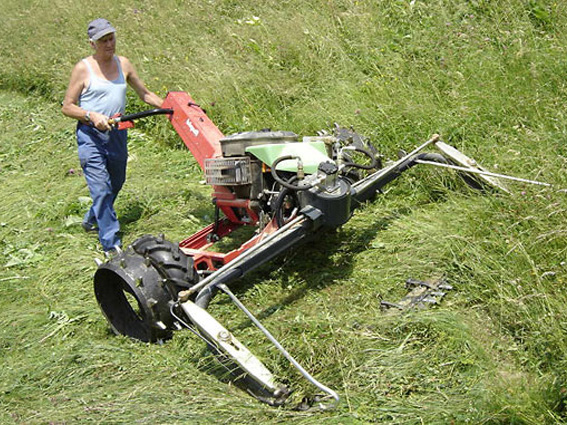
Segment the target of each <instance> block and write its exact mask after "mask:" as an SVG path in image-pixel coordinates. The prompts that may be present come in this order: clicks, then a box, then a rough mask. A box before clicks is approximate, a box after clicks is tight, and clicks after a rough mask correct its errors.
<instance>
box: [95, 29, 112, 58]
mask: <svg viewBox="0 0 567 425" xmlns="http://www.w3.org/2000/svg"><path fill="white" fill-rule="evenodd" d="M94 48H95V50H96V51H101V52H105V53H112V54H114V50H115V49H116V37H115V35H114V33H110V34H106V35H105V36H104V37H101V38H99V39H98V40H97V41H95V42H94Z"/></svg>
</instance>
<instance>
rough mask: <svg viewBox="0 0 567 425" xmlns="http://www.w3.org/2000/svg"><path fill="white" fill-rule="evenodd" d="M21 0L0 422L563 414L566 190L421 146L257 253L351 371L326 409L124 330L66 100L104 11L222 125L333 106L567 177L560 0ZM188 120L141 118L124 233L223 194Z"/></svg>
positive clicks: (196, 209)
mask: <svg viewBox="0 0 567 425" xmlns="http://www.w3.org/2000/svg"><path fill="white" fill-rule="evenodd" d="M3 3H4V4H3V10H4V11H6V13H7V19H6V25H7V28H6V30H5V31H3V34H2V35H1V36H0V37H1V38H0V59H1V61H2V67H0V89H2V91H1V92H0V122H2V127H3V131H2V134H0V196H1V198H2V200H3V201H2V203H1V204H0V237H1V241H0V249H1V250H2V253H3V254H4V255H3V257H2V260H1V262H0V265H1V267H2V268H1V269H0V310H1V311H2V312H3V314H2V316H1V318H0V335H1V337H0V350H2V359H3V368H2V369H1V370H0V403H1V404H0V422H2V423H9V422H16V423H18V422H25V423H45V422H87V421H92V422H103V423H105V422H110V423H113V422H123V423H132V422H135V421H141V422H144V421H146V422H148V423H175V422H179V423H184V422H185V423H192V422H197V421H198V422H199V423H207V422H208V423H219V422H231V423H249V422H258V423H259V422H262V423H278V422H281V423H321V422H324V423H368V422H373V421H377V422H379V421H386V422H395V423H414V422H415V423H419V422H420V421H423V422H425V423H435V422H438V423H447V422H450V421H451V420H453V421H455V422H457V423H462V422H466V421H470V422H473V423H478V422H502V423H510V422H512V423H542V422H549V423H552V422H555V421H560V420H562V418H563V417H564V416H563V415H564V409H565V406H564V400H565V391H566V390H565V388H566V382H565V372H564V371H565V369H566V366H567V365H566V360H565V358H566V356H565V354H566V351H567V346H566V343H565V333H566V329H567V323H566V319H565V304H566V301H567V299H566V296H565V290H564V289H565V284H566V281H567V265H566V264H565V261H567V258H566V250H567V244H566V243H565V233H566V231H567V228H566V225H565V223H566V218H567V217H566V215H567V213H566V210H565V193H562V192H558V191H556V190H547V189H546V190H541V189H539V188H537V187H525V188H524V187H522V186H521V185H520V186H514V194H513V195H511V196H480V195H479V194H476V193H472V192H470V191H469V190H468V189H466V188H465V187H464V186H463V185H462V184H460V183H458V182H457V181H456V180H455V179H453V178H450V174H448V173H446V172H442V171H436V170H426V169H421V170H420V169H416V170H413V171H411V172H410V173H408V174H407V175H406V176H404V177H403V178H402V179H400V180H399V181H398V182H396V183H395V184H393V185H392V186H391V190H390V191H389V192H388V193H387V195H386V196H384V197H381V198H380V199H378V200H377V201H376V202H374V203H373V204H369V205H367V206H365V208H364V209H362V210H361V211H359V212H357V213H356V214H355V216H354V217H353V219H352V220H351V221H350V222H349V223H348V224H347V225H346V226H344V228H343V229H341V230H340V231H339V232H337V233H336V234H332V235H324V236H322V237H321V239H320V241H318V242H317V243H316V244H314V246H313V247H312V249H310V250H309V251H304V252H309V256H308V258H300V257H304V256H297V255H294V254H289V255H286V256H285V257H284V258H283V260H282V261H280V262H278V264H277V266H276V265H274V266H268V267H264V268H263V269H262V270H261V271H259V272H256V273H254V274H253V275H252V276H250V277H248V278H247V279H246V283H247V285H246V287H245V288H243V289H242V290H241V291H239V295H240V296H241V297H242V299H243V300H244V302H245V303H246V304H247V305H248V306H249V307H250V308H251V309H252V310H253V311H255V312H256V313H259V314H260V315H261V316H262V317H265V320H264V322H265V324H266V325H267V326H268V327H269V329H271V330H272V331H273V332H274V334H276V335H277V336H278V337H280V338H281V339H282V340H283V342H284V345H285V346H286V347H288V348H289V350H290V351H291V352H292V353H293V354H294V355H296V356H297V358H298V359H299V360H300V361H301V362H302V363H303V364H304V365H305V366H306V368H307V369H308V370H310V371H311V372H313V373H314V374H315V375H316V376H317V377H318V378H319V379H320V380H322V381H323V382H324V383H326V384H327V385H329V386H331V387H332V388H335V389H337V390H338V391H339V392H340V394H341V395H342V397H343V402H342V404H341V406H340V407H339V409H337V410H336V411H334V412H329V413H323V414H322V413H297V412H291V411H287V410H276V409H272V408H268V407H265V406H263V405H260V404H258V403H257V402H255V401H254V400H252V399H250V398H248V397H247V396H246V395H245V394H244V393H242V392H241V391H240V390H238V389H236V388H234V387H231V386H227V385H226V384H224V383H223V382H221V381H219V379H218V378H217V377H216V375H215V374H214V371H211V367H212V366H211V364H210V362H208V361H207V360H206V359H205V360H203V354H204V351H203V347H202V344H200V343H199V341H198V340H196V339H195V338H194V337H193V336H192V335H191V334H190V333H183V332H182V333H178V334H177V335H176V336H175V338H174V339H173V340H172V341H170V342H168V343H167V344H166V345H164V346H146V345H143V344H138V343H134V342H132V341H128V340H126V339H124V338H116V337H112V336H111V335H110V334H109V333H108V330H107V326H106V324H105V322H104V320H103V318H102V316H101V314H100V313H99V311H98V308H97V306H96V302H95V300H94V297H93V295H92V290H91V276H92V273H93V272H94V270H95V265H94V262H93V261H92V259H93V257H96V256H99V257H100V252H99V251H98V247H97V243H96V239H95V237H93V236H92V235H85V234H84V233H82V232H81V231H80V229H79V228H78V227H77V224H76V220H77V218H78V217H80V215H81V214H82V212H83V211H84V208H85V203H84V197H86V196H88V194H87V192H86V189H85V185H84V182H83V178H82V176H80V173H69V170H70V169H74V170H77V168H78V161H77V160H76V153H75V144H74V143H75V142H74V135H73V132H72V123H71V122H70V121H66V120H61V119H60V118H61V116H60V113H59V110H58V101H59V100H60V99H61V97H62V95H63V92H64V90H65V86H66V83H67V78H68V75H69V72H70V69H71V67H72V64H73V63H74V62H75V61H77V60H78V59H79V58H80V57H82V56H84V55H86V54H88V48H87V47H88V46H86V45H84V44H81V40H82V37H83V32H84V27H85V25H86V22H87V21H88V20H89V19H90V18H91V17H92V16H97V15H100V14H104V15H105V16H107V17H108V18H109V19H110V20H111V21H112V22H113V23H115V24H116V25H117V27H118V28H119V29H120V35H119V43H120V44H119V49H120V51H121V52H123V53H124V54H126V55H128V56H129V57H130V58H131V59H132V61H133V62H134V63H135V64H137V65H138V68H139V71H140V73H141V74H142V76H143V78H144V79H145V80H146V81H147V82H148V85H149V86H150V87H151V88H152V89H153V90H156V91H158V92H160V93H162V94H164V93H165V91H167V90H176V89H182V90H186V91H189V92H190V93H191V94H192V95H193V96H194V97H195V99H197V101H198V102H201V103H202V104H203V105H204V106H206V108H207V110H208V112H209V114H210V115H211V117H212V118H213V120H214V121H215V122H216V123H217V124H218V125H219V127H220V128H221V130H222V131H223V132H225V133H230V132H233V131H240V130H244V129H247V130H249V129H257V128H264V127H272V128H274V129H276V128H277V129H289V130H293V131H296V132H297V133H300V134H312V133H313V132H314V131H316V130H318V129H320V128H323V127H325V126H326V125H328V124H329V123H331V122H333V121H337V122H340V123H341V124H343V125H354V126H355V127H356V129H357V130H359V131H360V132H362V133H364V134H368V135H371V136H372V137H373V139H374V140H375V141H376V142H377V145H378V146H379V148H380V150H381V151H382V152H383V153H384V154H386V155H387V156H388V157H393V156H394V155H395V151H396V149H397V148H400V147H401V148H405V149H411V147H412V146H414V145H415V144H416V143H417V142H418V141H420V140H423V139H425V138H426V137H427V135H429V134H431V133H432V132H441V133H442V134H443V135H444V138H445V140H447V141H449V142H450V143H452V144H454V145H456V146H457V147H458V148H460V149H462V150H463V151H464V152H466V153H467V154H469V155H471V156H472V157H474V158H476V159H478V160H479V161H481V162H482V163H483V164H484V165H486V166H488V167H489V168H492V169H496V170H501V171H503V172H508V173H511V174H516V175H521V176H525V177H528V178H539V179H542V180H546V181H549V182H552V183H555V184H556V185H557V187H567V182H566V178H565V175H564V173H563V168H564V167H565V156H566V152H565V135H566V128H565V122H566V120H565V113H564V108H563V107H562V105H563V104H564V99H565V83H564V82H565V81H567V71H566V69H567V68H566V67H565V58H564V56H565V46H566V44H565V38H564V37H565V36H564V34H565V33H566V32H565V26H566V23H567V16H566V14H565V10H564V6H561V5H557V4H549V5H547V4H546V3H543V2H541V3H538V2H536V1H529V2H528V1H519V0H518V1H506V2H499V3H498V4H493V2H487V1H470V2H469V1H459V2H449V1H434V2H427V4H425V3H423V2H420V1H416V2H409V1H394V0H389V1H385V2H376V3H379V5H373V4H371V3H374V2H359V1H333V2H331V1H314V0H313V1H309V2H295V1H289V2H271V1H267V2H252V1H250V2H247V1H240V2H231V1H209V2H171V1H168V2H165V1H164V2H159V1H158V2H139V3H136V4H134V5H132V4H131V3H125V4H123V5H121V4H116V3H111V2H99V3H98V4H99V6H100V9H98V10H97V9H88V8H87V9H86V10H85V6H84V5H79V4H75V3H74V2H70V1H66V0H55V1H54V2H50V3H49V4H47V3H46V4H43V3H41V2H25V1H24V2H22V1H19V2H15V1H11V0H5V1H4V2H3ZM55 6H57V7H55ZM91 7H92V6H91ZM254 16H256V17H258V18H259V19H257V20H255V19H253V17H254ZM26 37H27V38H26ZM26 40H28V41H26ZM138 108H141V105H139V103H137V102H136V101H134V99H132V102H131V103H130V110H132V111H134V110H137V109H138ZM172 133H173V132H172V131H171V130H170V129H169V128H168V127H167V126H166V125H164V124H163V123H159V122H158V120H155V121H152V122H150V123H148V124H145V125H144V126H142V127H141V128H139V129H138V130H137V131H134V132H132V134H131V139H130V140H131V154H132V155H131V161H130V163H129V177H128V182H127V185H126V186H125V189H124V191H123V193H122V195H121V197H120V199H119V201H118V205H117V207H118V212H119V215H120V216H121V217H122V221H123V223H124V230H125V239H126V241H133V240H134V239H135V238H136V237H137V236H139V235H141V234H143V233H154V234H155V233H158V232H160V231H164V232H165V233H166V235H167V236H168V238H170V239H172V240H179V239H180V238H182V237H184V236H186V235H188V234H190V233H192V232H193V231H195V230H197V229H199V228H200V227H201V226H203V225H205V224H207V223H208V222H209V221H210V219H211V215H212V209H211V207H210V204H209V201H208V196H209V195H208V190H207V188H206V187H204V186H201V185H199V184H198V181H199V180H200V179H201V177H200V173H199V170H198V169H197V167H196V165H195V163H194V161H192V159H191V158H190V156H189V155H188V153H187V152H186V151H185V150H183V149H177V148H175V146H176V145H177V146H178V145H179V141H177V140H176V139H175V137H174V136H173V135H172ZM453 189H454V190H453ZM305 257H307V256H305ZM441 274H444V275H445V276H446V277H447V278H448V279H449V280H450V281H451V282H452V283H453V284H454V285H455V288H456V291H454V292H453V293H452V294H451V295H450V296H449V297H448V298H447V299H446V300H445V301H444V302H443V304H442V305H441V306H440V307H438V308H435V309H432V310H430V311H426V312H419V313H415V314H410V315H405V316H385V315H384V314H383V313H382V312H381V311H380V309H379V300H380V298H381V297H382V298H385V299H388V300H391V301H393V300H396V299H398V298H400V297H402V296H403V288H402V286H403V285H402V282H403V281H404V280H405V279H406V278H408V277H410V276H411V277H416V278H423V279H425V278H428V277H432V276H436V275H441ZM211 308H212V310H213V311H214V312H215V314H216V315H218V317H220V318H222V320H223V321H225V322H226V323H230V324H231V326H232V327H233V328H236V329H238V335H239V336H242V339H243V340H244V341H247V342H249V343H250V345H251V346H253V347H254V348H255V349H256V350H257V351H258V352H259V353H260V354H261V355H262V357H263V358H264V359H265V360H266V363H267V364H269V365H270V366H271V367H273V369H274V370H275V372H276V373H277V374H278V375H280V376H285V377H288V378H289V379H290V380H291V383H292V386H293V387H294V388H296V389H297V394H298V397H299V396H300V395H303V394H308V393H310V392H312V389H311V388H310V387H309V386H308V385H307V384H306V383H305V382H304V381H303V380H302V379H301V378H300V377H299V376H298V374H297V373H296V372H295V371H294V370H293V369H292V368H291V367H290V366H289V365H288V364H287V362H285V361H283V360H282V359H281V358H280V357H279V356H278V355H277V354H276V353H275V352H274V350H273V349H271V348H270V347H269V345H268V344H266V343H265V342H264V341H263V340H262V339H260V338H259V337H258V336H257V333H256V332H255V331H254V330H253V329H251V328H250V327H249V326H247V323H246V321H245V320H244V319H242V318H241V317H240V316H236V317H235V316H234V315H233V314H232V313H233V312H234V310H233V309H232V308H231V307H230V306H229V305H227V304H226V303H224V302H222V300H219V302H216V303H215V304H214V305H213V306H212V307H211Z"/></svg>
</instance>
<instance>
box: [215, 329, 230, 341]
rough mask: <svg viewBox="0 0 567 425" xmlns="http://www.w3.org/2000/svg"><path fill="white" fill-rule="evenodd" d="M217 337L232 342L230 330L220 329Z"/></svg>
mask: <svg viewBox="0 0 567 425" xmlns="http://www.w3.org/2000/svg"><path fill="white" fill-rule="evenodd" d="M217 338H218V339H219V341H221V342H230V332H228V331H220V332H219V333H218V335H217Z"/></svg>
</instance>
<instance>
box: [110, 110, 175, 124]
mask: <svg viewBox="0 0 567 425" xmlns="http://www.w3.org/2000/svg"><path fill="white" fill-rule="evenodd" d="M171 114H173V109H166V108H158V109H150V110H148V111H142V112H136V113H135V114H129V115H121V116H118V117H113V118H110V119H109V120H108V123H109V124H110V125H116V124H118V123H119V122H124V121H133V120H137V119H140V118H145V117H150V116H152V115H171Z"/></svg>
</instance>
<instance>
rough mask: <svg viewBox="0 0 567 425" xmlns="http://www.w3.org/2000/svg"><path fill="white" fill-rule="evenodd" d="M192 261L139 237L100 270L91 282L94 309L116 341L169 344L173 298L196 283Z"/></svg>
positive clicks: (153, 239)
mask: <svg viewBox="0 0 567 425" xmlns="http://www.w3.org/2000/svg"><path fill="white" fill-rule="evenodd" d="M197 279H198V277H197V274H196V273H195V272H194V269H193V260H192V258H190V257H188V256H186V255H185V254H184V253H183V252H181V251H180V250H179V247H178V246H177V245H176V244H173V243H172V242H169V241H166V240H164V239H163V238H162V237H155V236H143V237H141V238H140V239H138V240H136V241H135V242H134V243H133V244H132V245H131V246H130V247H129V248H128V249H127V250H126V251H124V252H121V253H119V254H118V255H116V256H115V257H113V258H112V259H111V260H110V261H108V262H107V263H104V264H101V265H100V266H99V268H98V270H97V271H96V273H95V276H94V289H95V295H96V298H97V301H98V304H99V306H100V308H101V310H102V312H103V314H104V316H105V317H106V319H107V320H108V322H109V323H110V327H111V329H112V330H113V331H114V332H115V333H116V334H118V335H126V336H129V337H131V338H134V339H138V340H140V341H144V342H156V341H159V340H165V339H169V338H171V335H172V331H173V330H175V329H177V327H176V322H175V319H174V317H173V316H172V314H171V308H172V306H173V305H174V303H175V301H176V300H177V293H178V292H179V291H180V290H182V289H184V288H187V287H189V286H191V285H192V284H193V283H195V282H196V280H197Z"/></svg>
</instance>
